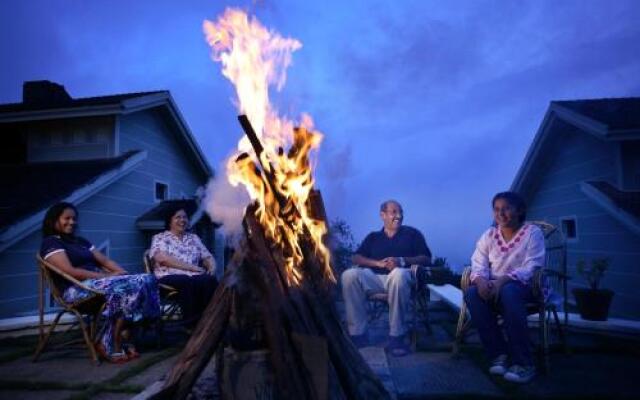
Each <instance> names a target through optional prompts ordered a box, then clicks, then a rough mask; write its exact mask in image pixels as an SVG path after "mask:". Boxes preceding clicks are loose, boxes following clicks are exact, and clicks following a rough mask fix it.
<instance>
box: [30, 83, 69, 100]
mask: <svg viewBox="0 0 640 400" xmlns="http://www.w3.org/2000/svg"><path fill="white" fill-rule="evenodd" d="M71 100H72V98H71V96H69V93H67V91H66V90H65V89H64V86H62V85H60V84H58V83H55V82H51V81H27V82H24V83H23V84H22V102H23V103H24V104H41V105H56V104H64V103H67V102H69V101H71Z"/></svg>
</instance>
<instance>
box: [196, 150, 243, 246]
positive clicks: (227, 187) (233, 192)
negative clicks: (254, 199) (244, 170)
mask: <svg viewBox="0 0 640 400" xmlns="http://www.w3.org/2000/svg"><path fill="white" fill-rule="evenodd" d="M218 171H225V172H226V165H224V163H223V165H221V167H220V168H219V169H218ZM204 202H205V209H206V211H207V213H208V214H209V216H210V217H211V219H212V220H213V221H214V222H217V223H220V224H222V231H223V232H224V234H225V236H227V238H231V240H232V241H234V242H235V240H234V238H235V239H237V238H239V237H240V236H241V233H242V218H243V217H244V210H245V209H246V207H247V205H249V203H250V202H251V199H250V198H249V194H248V193H247V191H246V189H245V188H244V187H242V186H241V185H238V186H235V187H234V186H232V185H231V184H230V183H229V181H228V179H227V176H226V173H221V174H220V175H217V176H216V177H215V178H212V179H211V180H210V181H209V183H208V184H207V189H206V193H205V197H204Z"/></svg>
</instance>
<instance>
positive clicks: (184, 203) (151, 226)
mask: <svg viewBox="0 0 640 400" xmlns="http://www.w3.org/2000/svg"><path fill="white" fill-rule="evenodd" d="M174 207H179V208H182V209H184V210H185V211H186V212H187V215H188V216H189V220H190V223H191V224H192V225H193V224H195V223H196V222H198V221H200V219H202V218H203V217H207V214H206V213H204V212H203V210H202V208H201V206H200V204H199V203H198V202H197V201H196V200H195V199H180V200H164V201H161V202H160V203H158V205H156V206H155V207H153V208H151V209H150V210H149V211H147V212H145V213H144V214H142V215H141V216H140V217H138V219H137V220H136V226H137V227H138V228H139V229H141V230H162V229H164V219H165V216H166V215H167V212H169V211H170V210H172V209H174ZM214 225H217V224H214Z"/></svg>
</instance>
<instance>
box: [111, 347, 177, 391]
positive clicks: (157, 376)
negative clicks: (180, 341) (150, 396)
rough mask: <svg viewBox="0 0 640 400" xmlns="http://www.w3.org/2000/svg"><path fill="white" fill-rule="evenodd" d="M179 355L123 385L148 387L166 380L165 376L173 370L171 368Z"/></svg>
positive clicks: (152, 367) (154, 366)
mask: <svg viewBox="0 0 640 400" xmlns="http://www.w3.org/2000/svg"><path fill="white" fill-rule="evenodd" d="M178 356H179V354H176V355H174V356H171V357H169V358H167V359H165V360H162V361H159V362H158V363H156V364H154V365H152V366H150V367H149V368H147V369H146V370H144V371H142V372H141V373H139V374H137V375H134V376H132V377H131V378H129V379H127V380H125V381H124V382H123V384H130V385H142V386H148V385H151V384H152V383H154V382H156V381H158V380H161V379H164V377H165V375H166V374H167V373H168V372H169V371H170V370H171V367H172V366H173V364H174V363H175V362H176V360H177V359H178Z"/></svg>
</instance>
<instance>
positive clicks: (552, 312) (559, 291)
mask: <svg viewBox="0 0 640 400" xmlns="http://www.w3.org/2000/svg"><path fill="white" fill-rule="evenodd" d="M532 223H533V224H535V225H537V226H538V227H539V228H540V229H542V232H543V234H544V237H545V250H546V260H545V266H544V268H543V269H539V270H538V271H536V273H535V274H534V276H533V279H532V290H533V293H534V296H535V297H536V299H537V301H535V302H532V303H528V304H526V308H527V314H528V315H535V314H537V316H538V319H537V321H536V323H537V325H538V332H539V341H540V352H539V354H540V358H541V359H542V364H543V367H544V371H545V372H548V371H549V370H550V360H549V327H550V325H552V324H553V323H555V327H556V333H557V336H558V339H559V341H560V343H561V344H562V347H563V348H564V350H565V351H568V347H567V344H566V339H565V329H564V328H565V327H566V325H567V322H568V320H567V307H568V300H567V280H568V279H569V277H568V276H567V275H566V263H565V260H566V258H565V257H566V248H565V244H564V238H563V236H562V233H560V231H558V229H557V228H556V227H555V226H553V225H551V224H548V223H546V222H542V221H533V222H532ZM470 275H471V267H467V268H465V270H464V272H463V273H462V279H461V281H460V288H461V289H462V292H463V293H465V292H466V291H467V289H468V288H469V286H470V284H471V282H470ZM545 283H546V286H547V287H549V288H550V289H551V295H550V296H548V298H546V299H545V298H544V293H543V290H542V288H543V285H545ZM559 310H562V311H564V314H565V316H564V320H563V322H564V323H562V322H561V321H560V318H559V317H558V311H559ZM552 318H553V320H552ZM563 325H564V326H563ZM470 328H471V318H470V315H469V311H468V309H467V304H466V302H465V301H464V297H463V300H462V305H461V308H460V315H459V317H458V325H457V328H456V336H455V339H454V344H453V353H454V354H457V353H458V351H459V349H460V345H461V344H462V343H463V342H464V340H465V338H466V337H467V336H468V335H469V333H470Z"/></svg>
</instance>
